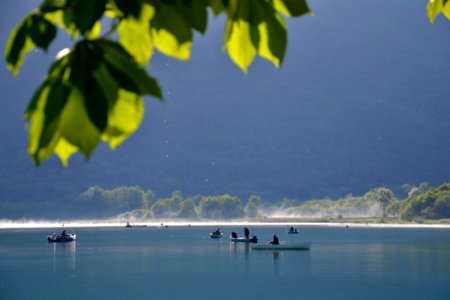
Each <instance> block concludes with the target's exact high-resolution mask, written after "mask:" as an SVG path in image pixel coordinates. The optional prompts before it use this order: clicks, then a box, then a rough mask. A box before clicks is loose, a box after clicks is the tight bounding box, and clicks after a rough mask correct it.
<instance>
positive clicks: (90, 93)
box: [82, 74, 108, 132]
mask: <svg viewBox="0 0 450 300" xmlns="http://www.w3.org/2000/svg"><path fill="white" fill-rule="evenodd" d="M87 79H88V80H87V81H86V86H85V88H84V89H83V90H82V92H83V94H84V106H85V107H86V111H87V113H88V116H89V119H90V120H91V122H92V123H93V124H94V125H95V126H96V127H97V129H98V130H99V131H100V132H103V130H105V128H106V126H107V124H108V100H107V99H106V97H105V95H104V94H103V91H102V90H101V89H100V86H99V85H98V84H97V81H96V80H95V79H94V77H93V76H92V75H91V74H90V75H89V76H88V78H87Z"/></svg>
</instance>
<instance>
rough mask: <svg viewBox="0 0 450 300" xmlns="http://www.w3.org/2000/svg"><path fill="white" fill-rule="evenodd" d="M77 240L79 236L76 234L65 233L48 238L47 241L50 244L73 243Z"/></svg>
mask: <svg viewBox="0 0 450 300" xmlns="http://www.w3.org/2000/svg"><path fill="white" fill-rule="evenodd" d="M76 239H77V235H76V234H75V233H65V234H61V235H57V234H56V233H55V234H53V235H51V236H48V237H47V241H48V242H49V243H67V242H73V241H75V240H76Z"/></svg>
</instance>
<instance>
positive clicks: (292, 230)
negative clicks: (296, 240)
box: [286, 227, 298, 234]
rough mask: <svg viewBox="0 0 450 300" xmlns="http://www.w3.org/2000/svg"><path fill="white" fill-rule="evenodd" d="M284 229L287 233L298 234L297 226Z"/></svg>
mask: <svg viewBox="0 0 450 300" xmlns="http://www.w3.org/2000/svg"><path fill="white" fill-rule="evenodd" d="M286 231H287V233H288V234H298V230H297V228H294V227H289V228H287V229H286Z"/></svg>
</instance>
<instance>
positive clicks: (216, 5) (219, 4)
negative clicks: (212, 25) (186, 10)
mask: <svg viewBox="0 0 450 300" xmlns="http://www.w3.org/2000/svg"><path fill="white" fill-rule="evenodd" d="M194 1H195V0H194ZM209 6H210V7H211V9H212V11H213V14H214V16H216V17H217V16H218V15H220V14H221V13H222V12H224V11H226V7H225V6H224V4H223V1H222V0H210V4H209Z"/></svg>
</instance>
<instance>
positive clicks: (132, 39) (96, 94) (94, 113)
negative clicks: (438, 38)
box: [5, 0, 450, 165]
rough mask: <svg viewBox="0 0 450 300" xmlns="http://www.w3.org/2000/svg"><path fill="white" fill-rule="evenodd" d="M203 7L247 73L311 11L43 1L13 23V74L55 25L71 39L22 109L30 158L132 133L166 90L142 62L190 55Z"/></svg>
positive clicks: (204, 19)
mask: <svg viewBox="0 0 450 300" xmlns="http://www.w3.org/2000/svg"><path fill="white" fill-rule="evenodd" d="M427 10H428V15H429V18H430V22H432V23H433V22H434V20H435V18H436V17H437V16H438V15H439V14H441V13H442V14H444V15H445V16H446V17H447V18H448V19H450V0H429V3H428V6H427ZM209 11H210V12H212V14H214V15H215V16H219V15H225V17H226V18H227V20H226V25H225V33H224V49H226V51H227V52H228V55H229V56H230V58H231V60H232V61H233V62H234V63H235V64H236V65H237V66H238V67H239V68H241V69H242V70H243V72H245V73H246V72H247V70H248V67H249V65H250V64H251V63H252V61H253V60H254V58H255V57H256V56H257V55H259V56H261V57H262V58H264V59H267V60H268V61H271V62H272V63H273V64H274V65H275V66H276V67H280V66H281V64H282V62H283V58H284V54H285V52H286V44H287V28H286V24H285V22H284V19H283V16H284V17H299V16H302V15H305V14H311V11H310V9H309V7H308V4H307V2H306V0H44V2H43V3H42V4H41V5H40V6H39V7H38V8H37V9H36V10H35V11H33V12H31V13H30V14H29V15H27V16H26V17H25V19H24V20H23V21H22V22H21V23H19V24H18V25H17V26H16V27H15V28H14V29H13V31H12V32H11V35H10V38H9V40H8V43H7V46H6V51H5V56H6V61H7V66H8V68H9V70H10V71H11V72H12V73H13V74H15V75H17V74H18V72H19V69H20V67H21V65H22V63H23V61H24V58H25V56H26V54H27V53H28V52H29V51H31V50H32V49H34V48H40V49H43V50H47V49H48V47H49V46H50V45H51V43H52V42H53V41H54V39H55V38H56V35H57V33H58V32H59V31H63V32H66V33H67V34H68V35H69V36H71V37H72V40H73V43H74V45H73V47H72V48H71V49H63V50H61V51H60V52H59V54H58V55H57V57H56V60H55V62H54V63H53V64H52V65H51V67H50V69H49V71H48V73H47V76H46V78H45V79H44V81H43V82H42V83H41V85H40V86H39V87H38V88H37V90H36V92H35V94H34V95H33V97H32V99H31V101H30V103H29V105H28V108H27V109H26V113H25V118H26V120H27V121H28V124H29V126H28V128H29V138H28V152H29V154H30V156H31V157H32V158H33V160H34V161H35V163H36V164H40V163H41V162H42V161H44V160H45V159H47V158H49V157H50V156H51V155H53V154H56V155H57V156H59V158H60V159H61V161H62V163H63V164H64V165H67V164H68V160H69V158H70V156H71V155H72V154H73V153H75V152H77V151H80V152H82V153H83V154H84V155H85V157H87V158H88V157H89V156H90V155H91V153H92V151H93V150H94V149H95V148H96V146H97V145H98V144H99V143H100V142H101V141H105V142H107V143H108V145H109V146H110V147H111V148H112V149H114V148H115V147H117V146H118V145H119V144H120V143H121V142H123V141H124V140H125V139H126V138H127V137H128V136H129V135H130V134H132V133H133V132H135V131H136V129H137V128H138V127H139V125H140V122H141V120H142V118H143V115H144V103H143V100H142V97H143V96H151V97H154V98H156V99H160V100H161V99H162V92H161V88H160V87H159V85H158V83H157V80H156V79H155V78H153V77H151V76H150V75H149V74H148V72H147V70H146V67H147V66H148V64H149V61H150V59H151V56H152V54H153V52H154V50H157V51H159V52H161V53H163V54H164V55H167V56H169V57H172V58H175V59H180V60H185V61H186V60H189V56H190V52H191V46H192V42H193V37H194V34H193V33H194V31H196V32H199V33H201V34H204V33H205V31H206V28H207V25H208V16H209V15H210V14H209ZM105 24H109V25H110V26H109V27H108V28H107V29H106V30H105V29H102V26H105Z"/></svg>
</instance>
